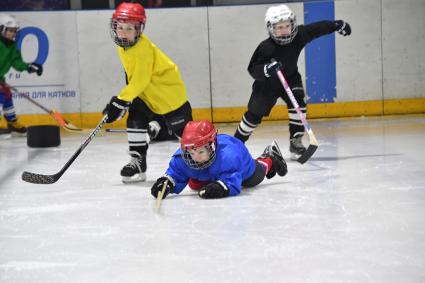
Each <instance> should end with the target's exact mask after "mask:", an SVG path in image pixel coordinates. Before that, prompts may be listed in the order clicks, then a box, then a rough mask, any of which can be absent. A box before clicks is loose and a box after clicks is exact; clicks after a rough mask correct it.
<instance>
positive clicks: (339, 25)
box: [334, 20, 351, 36]
mask: <svg viewBox="0 0 425 283" xmlns="http://www.w3.org/2000/svg"><path fill="white" fill-rule="evenodd" d="M334 24H335V30H336V31H337V32H338V33H339V34H342V35H343V36H347V35H350V34H351V27H350V25H349V24H348V23H346V22H344V21H341V20H338V21H335V22H334Z"/></svg>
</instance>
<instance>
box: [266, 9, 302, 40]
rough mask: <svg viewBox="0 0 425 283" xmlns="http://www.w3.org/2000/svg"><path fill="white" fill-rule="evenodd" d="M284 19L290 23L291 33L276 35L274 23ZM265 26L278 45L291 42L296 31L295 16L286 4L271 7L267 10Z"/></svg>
mask: <svg viewBox="0 0 425 283" xmlns="http://www.w3.org/2000/svg"><path fill="white" fill-rule="evenodd" d="M286 21H288V22H290V24H291V33H290V34H289V35H283V36H277V35H276V32H275V29H274V26H275V24H278V23H280V22H286ZM266 26H267V31H268V33H269V35H270V37H271V38H272V39H273V40H274V41H275V42H276V43H277V44H280V45H285V44H288V43H291V42H292V41H293V40H294V38H295V36H296V35H297V33H298V26H297V19H296V16H295V14H294V12H292V11H291V10H290V9H289V8H288V7H287V6H286V5H279V6H275V7H271V8H269V10H267V12H266Z"/></svg>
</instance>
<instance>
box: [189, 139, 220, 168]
mask: <svg viewBox="0 0 425 283" xmlns="http://www.w3.org/2000/svg"><path fill="white" fill-rule="evenodd" d="M202 146H206V149H207V150H208V151H209V154H210V156H209V158H208V160H206V161H204V162H197V161H195V160H193V159H192V156H191V155H190V153H189V150H191V149H195V147H185V148H183V147H182V152H183V160H184V162H185V163H186V165H187V166H189V167H190V168H192V169H195V170H202V169H205V168H208V167H209V166H210V165H211V164H212V163H213V162H214V161H215V158H216V152H215V142H214V141H209V142H208V143H207V144H205V145H202ZM199 147H201V146H198V147H196V148H199Z"/></svg>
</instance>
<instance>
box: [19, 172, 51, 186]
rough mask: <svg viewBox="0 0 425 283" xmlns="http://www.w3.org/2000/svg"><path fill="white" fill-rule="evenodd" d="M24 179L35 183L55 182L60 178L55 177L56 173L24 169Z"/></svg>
mask: <svg viewBox="0 0 425 283" xmlns="http://www.w3.org/2000/svg"><path fill="white" fill-rule="evenodd" d="M22 180H23V181H25V182H28V183H33V184H53V183H55V182H56V181H57V180H58V178H55V175H42V174H36V173H31V172H27V171H24V172H23V173H22Z"/></svg>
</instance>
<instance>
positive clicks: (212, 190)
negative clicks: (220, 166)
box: [198, 181, 229, 198]
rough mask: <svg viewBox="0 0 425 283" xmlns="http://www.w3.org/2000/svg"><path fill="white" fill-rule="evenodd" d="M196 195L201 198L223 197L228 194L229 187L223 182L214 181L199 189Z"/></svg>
mask: <svg viewBox="0 0 425 283" xmlns="http://www.w3.org/2000/svg"><path fill="white" fill-rule="evenodd" d="M198 195H199V196H200V197H201V198H225V197H227V196H228V195H229V189H228V188H227V187H226V185H225V184H223V182H220V181H218V182H217V181H216V182H212V183H209V184H208V185H206V186H205V187H203V188H202V189H200V190H199V192H198Z"/></svg>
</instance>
